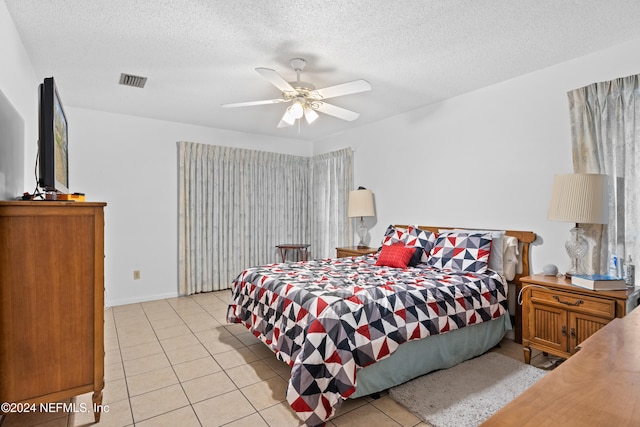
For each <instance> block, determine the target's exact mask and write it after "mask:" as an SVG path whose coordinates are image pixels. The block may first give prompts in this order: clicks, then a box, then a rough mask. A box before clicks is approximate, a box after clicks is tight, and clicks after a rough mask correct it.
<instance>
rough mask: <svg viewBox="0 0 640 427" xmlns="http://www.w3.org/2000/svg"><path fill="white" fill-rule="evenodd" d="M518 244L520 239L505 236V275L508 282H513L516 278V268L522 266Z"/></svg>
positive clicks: (503, 243) (503, 252)
mask: <svg viewBox="0 0 640 427" xmlns="http://www.w3.org/2000/svg"><path fill="white" fill-rule="evenodd" d="M518 243H519V242H518V239H516V238H515V237H513V236H504V240H503V241H502V245H503V251H502V256H503V265H504V268H503V274H504V277H505V278H506V279H507V280H513V278H514V277H516V267H517V266H518V265H519V264H520V262H519V259H520V258H519V255H520V252H519V251H518ZM520 270H522V269H520ZM519 273H522V271H519Z"/></svg>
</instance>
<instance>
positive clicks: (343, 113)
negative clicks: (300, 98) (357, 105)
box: [316, 102, 360, 122]
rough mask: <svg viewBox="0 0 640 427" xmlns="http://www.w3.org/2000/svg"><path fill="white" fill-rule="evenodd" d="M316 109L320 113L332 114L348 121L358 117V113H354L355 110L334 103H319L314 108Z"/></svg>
mask: <svg viewBox="0 0 640 427" xmlns="http://www.w3.org/2000/svg"><path fill="white" fill-rule="evenodd" d="M316 110H317V111H320V112H321V113H324V114H328V115H330V116H334V117H337V118H339V119H342V120H347V121H350V122H351V121H353V120H355V119H357V118H358V117H360V114H358V113H356V112H355V111H351V110H347V109H345V108H341V107H336V106H335V105H331V104H327V103H326V102H322V103H320V106H319V107H318V108H316Z"/></svg>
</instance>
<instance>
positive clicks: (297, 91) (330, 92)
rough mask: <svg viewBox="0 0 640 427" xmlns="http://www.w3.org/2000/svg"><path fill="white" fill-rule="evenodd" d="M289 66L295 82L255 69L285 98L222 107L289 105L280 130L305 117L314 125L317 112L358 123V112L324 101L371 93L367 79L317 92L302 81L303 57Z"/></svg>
mask: <svg viewBox="0 0 640 427" xmlns="http://www.w3.org/2000/svg"><path fill="white" fill-rule="evenodd" d="M289 63H290V64H291V67H292V68H293V69H294V70H295V72H296V75H297V78H296V81H295V82H287V81H286V80H285V79H284V78H282V76H281V75H280V74H278V73H277V72H276V71H274V70H272V69H270V68H256V71H257V72H258V73H259V74H260V75H261V76H262V77H264V78H265V79H267V81H268V82H269V83H271V84H272V85H274V86H275V87H277V88H278V89H280V90H281V91H282V98H276V99H267V100H263V101H250V102H238V103H234V104H222V106H223V107H225V108H232V107H247V106H250V105H264V104H279V103H281V102H290V103H291V105H290V106H289V107H287V109H286V111H285V113H284V115H283V116H282V119H280V123H278V127H286V126H292V125H293V124H294V123H295V122H296V120H298V119H301V118H302V116H304V118H305V120H306V121H307V123H309V124H311V123H313V122H314V121H315V120H316V119H317V118H318V117H319V115H318V113H317V111H319V112H321V113H324V114H328V115H330V116H334V117H337V118H339V119H342V120H348V121H352V120H355V119H357V118H358V117H359V116H360V114H358V113H356V112H355V111H351V110H347V109H345V108H341V107H336V106H335V105H332V104H328V103H326V102H325V99H329V98H335V97H336V96H343V95H350V94H352V93H358V92H365V91H368V90H371V85H370V84H369V82H367V81H366V80H354V81H352V82H347V83H342V84H339V85H335V86H329V87H325V88H324V89H316V87H315V86H314V85H312V84H311V83H308V82H303V81H301V80H300V72H301V71H302V70H303V69H304V66H305V65H306V64H307V61H305V60H304V59H302V58H293V59H292V60H291V61H290V62H289Z"/></svg>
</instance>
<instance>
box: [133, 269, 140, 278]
mask: <svg viewBox="0 0 640 427" xmlns="http://www.w3.org/2000/svg"><path fill="white" fill-rule="evenodd" d="M133 280H140V270H133Z"/></svg>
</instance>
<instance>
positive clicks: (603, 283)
mask: <svg viewBox="0 0 640 427" xmlns="http://www.w3.org/2000/svg"><path fill="white" fill-rule="evenodd" d="M571 284H572V285H576V286H580V287H581V288H587V289H592V290H594V291H598V290H602V291H604V290H607V291H616V290H624V289H627V284H626V283H625V282H624V279H620V278H618V277H613V276H607V275H605V274H574V275H573V276H571Z"/></svg>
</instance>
